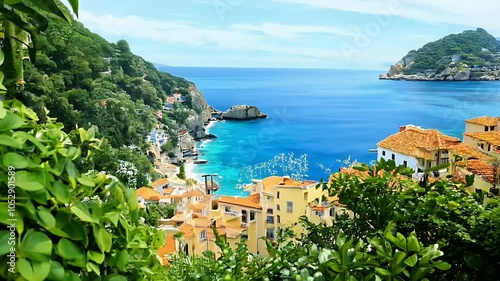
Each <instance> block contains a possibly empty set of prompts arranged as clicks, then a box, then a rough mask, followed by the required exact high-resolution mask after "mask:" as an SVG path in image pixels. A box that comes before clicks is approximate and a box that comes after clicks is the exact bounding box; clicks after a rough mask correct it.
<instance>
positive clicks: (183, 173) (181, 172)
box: [177, 164, 186, 180]
mask: <svg viewBox="0 0 500 281" xmlns="http://www.w3.org/2000/svg"><path fill="white" fill-rule="evenodd" d="M177 176H178V177H179V178H180V179H183V180H185V179H186V167H185V166H184V164H182V165H181V167H180V168H179V173H178V174H177Z"/></svg>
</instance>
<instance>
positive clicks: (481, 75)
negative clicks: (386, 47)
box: [379, 28, 500, 81]
mask: <svg viewBox="0 0 500 281" xmlns="http://www.w3.org/2000/svg"><path fill="white" fill-rule="evenodd" d="M379 79H381V80H407V81H496V80H500V41H499V40H498V39H497V38H495V37H494V36H492V35H491V34H489V33H488V32H487V31H486V30H484V29H482V28H478V29H477V30H467V31H464V32H462V33H460V34H451V35H448V36H446V37H444V38H441V39H439V40H437V41H434V42H431V43H428V44H426V45H424V46H423V47H422V48H420V49H418V50H412V51H410V52H409V53H408V54H407V55H406V56H404V57H403V58H402V59H401V60H400V61H399V62H397V63H396V64H395V65H393V66H391V68H390V70H389V72H388V73H387V74H381V75H380V76H379Z"/></svg>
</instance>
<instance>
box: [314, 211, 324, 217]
mask: <svg viewBox="0 0 500 281" xmlns="http://www.w3.org/2000/svg"><path fill="white" fill-rule="evenodd" d="M314 214H315V215H316V216H320V217H322V216H324V215H325V213H323V212H320V211H315V212H314Z"/></svg>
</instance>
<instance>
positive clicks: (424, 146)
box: [377, 125, 461, 178]
mask: <svg viewBox="0 0 500 281" xmlns="http://www.w3.org/2000/svg"><path fill="white" fill-rule="evenodd" d="M460 143H461V141H460V139H458V138H455V137H451V136H447V135H445V134H443V133H441V132H440V131H438V130H436V129H422V128H420V127H417V126H414V125H407V126H401V127H400V130H399V132H398V133H396V134H393V135H391V136H389V137H387V138H386V139H384V140H382V141H381V142H379V143H378V144H377V147H378V149H377V150H378V152H377V153H378V155H377V159H385V160H394V161H395V162H396V164H397V165H404V166H406V167H410V168H412V169H413V170H414V171H415V174H414V178H418V177H419V176H420V175H421V173H423V172H424V171H425V170H426V169H428V168H432V167H435V166H438V165H441V164H445V163H449V162H450V155H449V149H450V147H453V146H456V145H458V144H460Z"/></svg>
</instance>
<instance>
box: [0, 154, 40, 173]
mask: <svg viewBox="0 0 500 281" xmlns="http://www.w3.org/2000/svg"><path fill="white" fill-rule="evenodd" d="M2 162H3V165H4V166H5V167H8V166H12V167H14V168H16V169H24V168H27V167H33V168H34V167H36V166H37V165H36V164H35V163H34V162H33V161H31V160H30V159H29V158H28V157H26V156H22V155H20V154H17V153H14V152H8V153H6V154H5V155H4V156H3V159H2Z"/></svg>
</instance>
